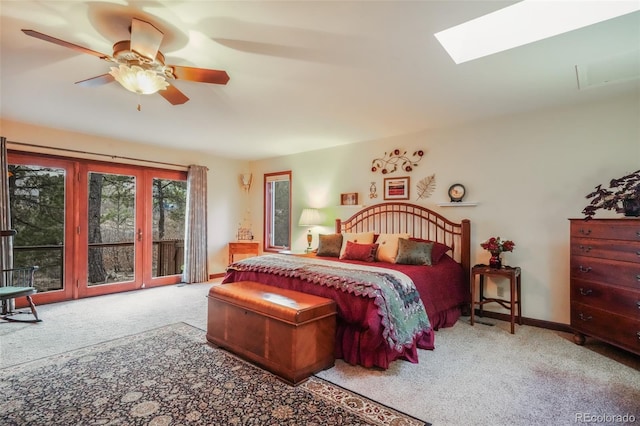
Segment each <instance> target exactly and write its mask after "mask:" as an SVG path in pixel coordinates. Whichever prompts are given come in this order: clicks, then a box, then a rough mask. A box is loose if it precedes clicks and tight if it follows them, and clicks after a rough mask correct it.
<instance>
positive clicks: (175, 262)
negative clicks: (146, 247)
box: [151, 178, 187, 278]
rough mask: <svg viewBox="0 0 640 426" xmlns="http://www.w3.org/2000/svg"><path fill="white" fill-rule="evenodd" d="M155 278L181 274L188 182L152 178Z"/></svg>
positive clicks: (153, 275)
mask: <svg viewBox="0 0 640 426" xmlns="http://www.w3.org/2000/svg"><path fill="white" fill-rule="evenodd" d="M152 188H153V194H152V197H153V224H152V226H153V229H152V235H153V265H152V271H151V272H152V274H151V276H152V277H154V278H155V277H164V276H167V275H176V274H182V269H183V267H184V230H185V227H184V223H185V222H184V220H185V211H186V207H187V182H186V181H178V180H171V179H161V178H154V179H153V184H152Z"/></svg>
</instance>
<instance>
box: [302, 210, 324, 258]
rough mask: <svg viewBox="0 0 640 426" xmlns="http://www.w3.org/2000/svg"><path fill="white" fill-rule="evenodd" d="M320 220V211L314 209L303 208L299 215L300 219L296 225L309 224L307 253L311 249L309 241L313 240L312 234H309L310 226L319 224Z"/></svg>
mask: <svg viewBox="0 0 640 426" xmlns="http://www.w3.org/2000/svg"><path fill="white" fill-rule="evenodd" d="M320 223H322V221H321V220H320V212H319V211H318V210H316V209H303V210H302V214H301V215H300V221H299V222H298V225H300V226H309V232H308V233H307V253H308V252H310V251H311V241H313V236H312V235H311V227H313V226H316V225H320Z"/></svg>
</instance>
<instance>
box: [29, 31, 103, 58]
mask: <svg viewBox="0 0 640 426" xmlns="http://www.w3.org/2000/svg"><path fill="white" fill-rule="evenodd" d="M22 32H23V33H25V34H26V35H28V36H31V37H35V38H39V39H40V40H44V41H48V42H49V43H53V44H57V45H58V46H62V47H68V48H69V49H73V50H75V51H78V52H82V53H88V54H89V55H93V56H97V57H98V58H100V59H108V58H109V55H105V54H104V53H100V52H96V51H95V50H91V49H87V48H86V47H82V46H78V45H77V44H73V43H69V42H68V41H64V40H60V39H59V38H55V37H51V36H49V35H46V34H42V33H40V32H38V31H34V30H22Z"/></svg>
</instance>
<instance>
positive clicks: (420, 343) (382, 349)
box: [223, 256, 469, 369]
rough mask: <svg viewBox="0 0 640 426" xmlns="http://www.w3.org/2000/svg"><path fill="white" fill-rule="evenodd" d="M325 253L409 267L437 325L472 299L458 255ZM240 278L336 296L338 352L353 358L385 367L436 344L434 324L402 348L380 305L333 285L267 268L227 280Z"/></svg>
mask: <svg viewBox="0 0 640 426" xmlns="http://www.w3.org/2000/svg"><path fill="white" fill-rule="evenodd" d="M321 259H326V260H330V261H335V262H345V263H353V264H363V265H373V266H376V267H387V268H390V269H395V270H398V271H400V272H403V273H405V274H406V275H408V276H409V277H411V278H412V280H413V281H414V284H415V285H416V288H417V289H418V291H419V293H420V297H421V299H422V301H423V304H424V306H425V310H426V312H427V315H428V317H429V320H430V322H431V325H432V328H433V329H436V330H437V329H438V328H440V327H447V326H451V325H453V324H454V323H455V321H456V320H457V319H458V317H459V316H460V306H461V305H463V304H464V303H468V302H469V295H468V289H466V286H465V285H464V284H463V283H464V280H463V279H462V277H463V273H462V268H461V267H460V265H459V264H457V263H456V262H455V261H454V260H453V259H451V258H449V257H446V256H445V257H444V258H443V259H442V260H441V261H440V262H439V263H438V264H437V265H435V266H413V265H397V264H389V263H382V262H376V263H374V264H371V263H366V262H359V261H344V260H337V259H336V258H321ZM236 281H257V282H261V283H264V284H268V285H273V286H275V287H280V288H288V289H292V290H296V291H301V292H305V293H310V294H315V295H318V296H321V297H327V298H330V299H333V300H335V301H336V304H337V307H338V321H337V331H336V350H335V356H336V358H341V359H344V360H345V361H346V362H348V363H350V364H354V365H362V366H365V367H379V368H383V369H386V368H388V367H389V364H390V363H391V362H392V361H394V360H396V359H405V360H407V361H410V362H414V363H415V362H418V352H417V349H418V348H420V349H433V348H434V332H433V329H431V330H429V331H428V332H426V333H423V334H422V335H421V336H419V337H418V338H417V339H416V341H415V342H414V344H413V345H412V346H410V347H405V348H403V350H401V351H395V350H393V349H391V348H389V346H388V345H387V344H386V343H385V340H384V338H383V337H382V335H383V333H382V324H381V321H380V316H379V314H378V308H377V306H376V305H375V303H374V302H373V300H372V299H370V298H366V297H358V296H355V295H353V294H347V293H344V292H341V291H339V290H336V289H335V288H331V287H326V286H319V285H314V284H311V283H309V282H307V281H304V280H301V279H297V278H290V277H282V276H278V275H273V274H269V273H262V272H252V271H236V270H234V269H232V268H230V269H229V270H228V272H227V274H226V276H225V277H224V279H223V283H229V282H236Z"/></svg>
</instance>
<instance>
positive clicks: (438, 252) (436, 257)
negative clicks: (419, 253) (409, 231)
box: [409, 238, 452, 265]
mask: <svg viewBox="0 0 640 426" xmlns="http://www.w3.org/2000/svg"><path fill="white" fill-rule="evenodd" d="M409 240H410V241H417V242H420V243H433V249H431V264H432V265H435V264H436V263H438V262H439V261H440V259H442V256H444V255H445V254H446V253H447V252H448V251H450V250H452V249H451V247H449V246H448V245H445V244H442V243H439V242H437V241H431V240H423V239H421V238H409Z"/></svg>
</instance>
